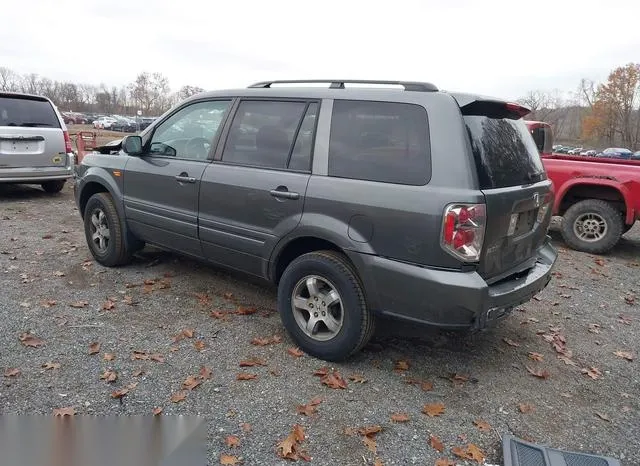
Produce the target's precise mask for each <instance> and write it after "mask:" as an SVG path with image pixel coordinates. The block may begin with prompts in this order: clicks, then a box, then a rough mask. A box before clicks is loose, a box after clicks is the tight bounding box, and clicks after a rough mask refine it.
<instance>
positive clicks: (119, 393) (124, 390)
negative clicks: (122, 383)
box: [111, 388, 129, 399]
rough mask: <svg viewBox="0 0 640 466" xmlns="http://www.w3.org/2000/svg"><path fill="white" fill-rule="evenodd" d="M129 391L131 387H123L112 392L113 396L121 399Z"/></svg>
mask: <svg viewBox="0 0 640 466" xmlns="http://www.w3.org/2000/svg"><path fill="white" fill-rule="evenodd" d="M127 393H129V389H128V388H121V389H120V390H116V391H115V392H112V393H111V398H116V399H120V398H123V397H125V396H126V395H127Z"/></svg>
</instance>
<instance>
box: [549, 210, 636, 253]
mask: <svg viewBox="0 0 640 466" xmlns="http://www.w3.org/2000/svg"><path fill="white" fill-rule="evenodd" d="M623 228H624V221H623V219H622V213H621V212H620V211H618V210H616V209H615V208H614V207H613V206H612V205H611V204H610V203H608V202H606V201H602V200H600V199H586V200H584V201H580V202H577V203H575V204H573V205H572V206H571V207H569V208H568V209H567V211H566V212H565V214H564V218H563V220H562V228H561V232H562V238H563V239H564V241H565V242H566V243H567V244H568V245H569V246H570V247H571V248H572V249H575V250H577V251H583V252H588V253H591V254H603V253H605V252H608V251H610V250H611V249H612V248H613V247H614V246H615V245H616V244H617V243H618V241H619V240H620V237H621V236H622V232H623Z"/></svg>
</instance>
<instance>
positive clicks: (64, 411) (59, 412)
mask: <svg viewBox="0 0 640 466" xmlns="http://www.w3.org/2000/svg"><path fill="white" fill-rule="evenodd" d="M75 414H76V410H75V409H74V408H73V406H68V407H66V408H56V409H54V410H53V415H54V416H56V417H65V416H74V415H75Z"/></svg>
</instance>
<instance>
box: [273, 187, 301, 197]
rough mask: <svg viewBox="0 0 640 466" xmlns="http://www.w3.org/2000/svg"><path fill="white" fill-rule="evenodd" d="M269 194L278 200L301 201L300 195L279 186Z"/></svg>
mask: <svg viewBox="0 0 640 466" xmlns="http://www.w3.org/2000/svg"><path fill="white" fill-rule="evenodd" d="M269 194H271V195H272V196H273V197H275V198H277V199H300V194H299V193H294V192H291V191H289V190H288V189H287V187H286V186H278V187H277V188H276V189H272V190H271V191H269Z"/></svg>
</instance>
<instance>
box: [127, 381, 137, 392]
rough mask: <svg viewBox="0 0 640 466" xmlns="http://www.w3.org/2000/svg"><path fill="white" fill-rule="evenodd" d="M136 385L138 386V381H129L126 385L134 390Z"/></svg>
mask: <svg viewBox="0 0 640 466" xmlns="http://www.w3.org/2000/svg"><path fill="white" fill-rule="evenodd" d="M137 386H138V382H131V383H130V384H129V385H127V388H128V389H129V390H135V388H136V387H137Z"/></svg>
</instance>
